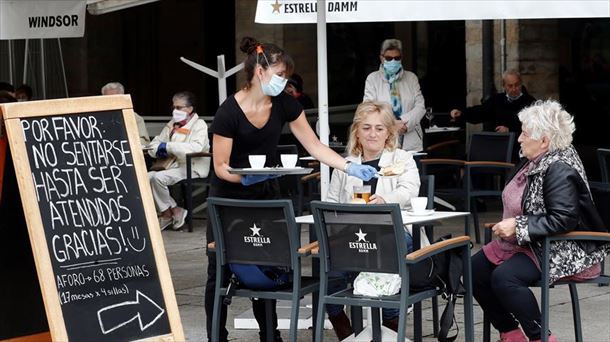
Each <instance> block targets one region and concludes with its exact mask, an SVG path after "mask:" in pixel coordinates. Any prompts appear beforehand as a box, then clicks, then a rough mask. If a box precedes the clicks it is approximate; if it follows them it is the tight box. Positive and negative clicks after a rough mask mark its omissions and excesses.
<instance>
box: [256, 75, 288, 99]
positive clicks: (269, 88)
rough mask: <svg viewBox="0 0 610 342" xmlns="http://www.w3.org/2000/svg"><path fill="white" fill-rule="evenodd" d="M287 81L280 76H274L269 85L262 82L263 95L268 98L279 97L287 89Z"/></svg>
mask: <svg viewBox="0 0 610 342" xmlns="http://www.w3.org/2000/svg"><path fill="white" fill-rule="evenodd" d="M287 82H288V80H287V79H285V78H283V77H280V76H278V75H273V76H272V77H271V80H270V81H269V83H263V80H261V89H262V91H263V94H265V95H267V96H278V95H279V94H280V93H281V92H282V91H284V88H285V87H286V83H287Z"/></svg>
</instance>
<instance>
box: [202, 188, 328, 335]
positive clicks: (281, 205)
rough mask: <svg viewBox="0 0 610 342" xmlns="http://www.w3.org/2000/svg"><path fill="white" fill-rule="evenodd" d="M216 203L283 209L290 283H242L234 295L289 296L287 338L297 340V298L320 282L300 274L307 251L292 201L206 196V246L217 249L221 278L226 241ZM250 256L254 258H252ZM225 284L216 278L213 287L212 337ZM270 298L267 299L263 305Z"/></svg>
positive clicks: (217, 325) (219, 276)
mask: <svg viewBox="0 0 610 342" xmlns="http://www.w3.org/2000/svg"><path fill="white" fill-rule="evenodd" d="M218 207H231V208H235V210H239V208H261V209H263V208H267V209H268V208H275V209H277V210H282V211H283V213H284V215H283V216H284V218H285V220H286V229H287V231H288V242H287V245H288V246H287V247H288V248H289V249H290V263H289V265H286V266H288V267H290V269H291V284H290V285H289V286H288V285H287V286H286V287H282V288H280V289H277V290H269V291H265V290H260V291H259V290H251V289H247V288H243V287H238V288H237V289H236V290H235V292H234V293H233V296H237V297H247V298H259V299H266V300H268V299H279V300H290V301H291V302H292V309H291V315H290V338H289V340H290V341H296V340H297V324H298V317H299V302H300V299H301V298H302V297H303V296H304V295H306V294H309V293H313V292H315V291H317V290H318V288H319V284H318V282H317V281H316V280H315V279H313V278H312V277H303V276H302V275H301V271H302V265H301V259H302V257H304V256H307V255H310V254H311V253H310V250H309V249H303V248H301V247H300V229H299V227H298V226H297V224H296V222H295V217H294V210H293V207H292V202H291V201H290V200H234V199H225V198H216V197H210V198H208V211H209V218H210V220H211V222H212V227H213V229H214V240H215V241H214V242H213V243H211V244H209V245H208V250H210V251H215V252H216V274H217V279H224V272H225V266H226V265H227V264H228V262H229V261H228V260H227V256H226V253H227V244H226V243H225V238H224V233H223V231H224V230H223V227H222V226H221V222H220V217H219V211H218V209H217V208H218ZM253 260H257V259H256V258H254V259H253ZM227 292H228V286H224V284H221V281H217V282H216V288H215V292H214V314H213V317H212V336H211V337H212V341H218V336H219V331H220V305H221V301H222V300H223V298H224V297H226V296H227ZM268 303H269V302H268V301H267V303H266V305H267V304H268ZM269 307H270V305H268V306H267V310H266V324H267V329H266V331H267V336H266V338H267V340H268V341H272V340H273V339H274V337H273V330H274V329H272V328H271V312H270V310H269Z"/></svg>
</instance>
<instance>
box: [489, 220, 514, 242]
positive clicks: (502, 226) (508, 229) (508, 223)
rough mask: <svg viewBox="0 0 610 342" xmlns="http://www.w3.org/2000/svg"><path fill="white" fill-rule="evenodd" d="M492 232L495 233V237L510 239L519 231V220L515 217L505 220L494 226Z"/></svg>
mask: <svg viewBox="0 0 610 342" xmlns="http://www.w3.org/2000/svg"><path fill="white" fill-rule="evenodd" d="M491 230H492V231H493V232H494V235H497V236H499V237H501V238H509V237H511V236H513V235H515V233H516V231H517V220H516V219H515V218H514V217H512V218H508V219H504V220H502V221H500V222H498V223H497V224H496V225H495V226H493V227H492V228H491Z"/></svg>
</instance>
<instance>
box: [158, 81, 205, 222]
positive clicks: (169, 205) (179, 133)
mask: <svg viewBox="0 0 610 342" xmlns="http://www.w3.org/2000/svg"><path fill="white" fill-rule="evenodd" d="M172 102H173V105H172V119H171V120H170V121H169V122H168V123H167V124H166V125H165V127H163V130H162V131H161V133H159V135H158V136H156V137H155V138H154V139H153V141H152V142H151V143H150V145H149V147H150V148H151V149H150V150H149V151H148V154H149V155H150V156H151V157H153V158H169V159H170V160H169V163H168V164H167V165H168V166H167V167H166V169H165V170H161V171H150V172H148V179H149V180H150V186H151V188H152V193H153V197H154V199H155V205H156V206H157V211H158V212H159V213H160V215H159V226H160V227H161V230H163V229H166V228H168V227H169V226H173V229H174V230H177V229H180V227H182V226H183V225H184V221H185V219H186V215H187V214H188V213H187V210H186V209H184V208H181V207H178V205H177V204H176V201H175V200H174V199H173V198H172V197H171V195H170V193H169V186H170V185H173V184H176V183H178V182H179V181H181V180H183V179H186V154H188V153H195V152H208V151H209V150H210V140H209V138H208V126H207V124H206V123H205V121H203V120H202V119H200V118H199V116H198V115H197V113H196V112H195V107H196V101H195V95H193V93H191V92H189V91H183V92H179V93H176V94H175V95H174V97H173V98H172ZM209 171H210V158H195V159H193V168H192V173H193V174H192V176H193V177H201V178H205V177H207V176H208V173H209Z"/></svg>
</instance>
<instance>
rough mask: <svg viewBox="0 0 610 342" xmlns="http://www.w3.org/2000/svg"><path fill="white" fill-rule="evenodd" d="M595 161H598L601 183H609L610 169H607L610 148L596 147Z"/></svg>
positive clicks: (609, 159) (609, 162) (609, 160)
mask: <svg viewBox="0 0 610 342" xmlns="http://www.w3.org/2000/svg"><path fill="white" fill-rule="evenodd" d="M597 161H598V162H599V171H600V172H601V180H602V183H610V170H609V169H608V165H609V164H610V149H607V148H598V149H597Z"/></svg>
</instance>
